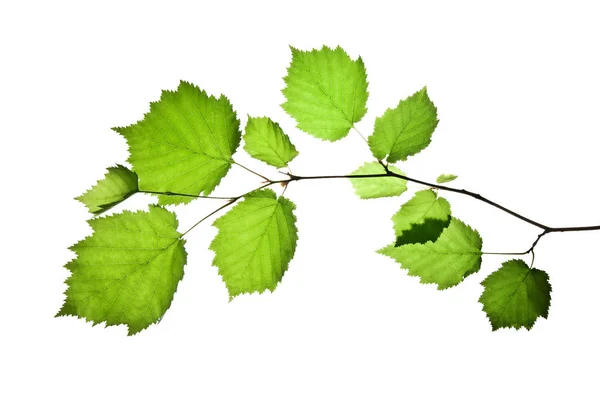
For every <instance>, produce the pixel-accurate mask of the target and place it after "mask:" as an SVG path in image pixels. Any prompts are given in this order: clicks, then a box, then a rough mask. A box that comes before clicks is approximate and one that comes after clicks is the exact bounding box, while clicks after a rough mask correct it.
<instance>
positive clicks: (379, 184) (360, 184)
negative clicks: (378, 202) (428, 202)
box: [350, 162, 406, 199]
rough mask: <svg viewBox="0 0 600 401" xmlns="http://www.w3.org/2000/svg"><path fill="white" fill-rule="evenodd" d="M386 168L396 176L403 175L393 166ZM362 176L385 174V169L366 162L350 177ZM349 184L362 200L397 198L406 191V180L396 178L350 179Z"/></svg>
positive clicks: (376, 164)
mask: <svg viewBox="0 0 600 401" xmlns="http://www.w3.org/2000/svg"><path fill="white" fill-rule="evenodd" d="M388 168H389V169H390V171H392V172H394V173H396V174H400V175H404V173H403V172H402V171H400V170H399V169H397V168H396V167H394V166H389V167H388ZM362 174H365V175H366V174H385V169H384V168H383V166H382V165H381V164H379V163H378V162H368V163H365V164H363V165H362V166H361V167H359V168H358V169H356V170H354V171H353V172H352V173H351V175H362ZM350 182H351V183H352V186H353V187H354V192H356V195H358V196H359V197H360V198H362V199H372V198H383V197H386V196H398V195H401V194H402V193H403V192H404V191H406V180H402V179H400V178H398V177H381V178H350Z"/></svg>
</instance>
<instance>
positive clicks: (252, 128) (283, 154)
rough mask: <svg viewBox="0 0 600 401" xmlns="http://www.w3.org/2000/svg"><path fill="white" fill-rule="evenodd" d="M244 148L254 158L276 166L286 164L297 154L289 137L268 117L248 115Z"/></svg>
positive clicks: (279, 166)
mask: <svg viewBox="0 0 600 401" xmlns="http://www.w3.org/2000/svg"><path fill="white" fill-rule="evenodd" d="M244 149H245V150H246V152H248V154H249V155H250V156H252V157H254V158H255V159H258V160H261V161H263V162H265V163H267V164H270V165H271V166H273V167H277V168H282V167H285V166H287V165H288V163H289V162H291V161H292V160H293V159H294V158H295V157H296V156H298V151H297V150H296V147H295V146H294V145H293V144H292V142H291V141H290V138H289V137H288V136H287V135H286V134H285V133H284V132H283V130H282V129H281V127H280V126H279V124H277V123H276V122H274V121H273V120H271V119H270V118H268V117H248V123H247V124H246V129H245V132H244Z"/></svg>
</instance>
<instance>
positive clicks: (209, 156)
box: [113, 81, 241, 203]
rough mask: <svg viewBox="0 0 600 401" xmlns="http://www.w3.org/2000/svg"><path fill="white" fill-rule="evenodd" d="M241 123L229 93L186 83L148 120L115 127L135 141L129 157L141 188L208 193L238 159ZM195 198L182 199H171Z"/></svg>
mask: <svg viewBox="0 0 600 401" xmlns="http://www.w3.org/2000/svg"><path fill="white" fill-rule="evenodd" d="M239 125H240V122H239V121H238V119H237V116H236V113H235V111H233V107H232V106H231V103H229V100H227V98H226V97H225V96H223V95H221V97H219V98H218V99H217V98H215V97H213V96H208V95H207V94H206V92H205V91H203V90H200V89H199V88H198V87H197V86H195V85H192V84H190V83H187V82H183V81H182V82H181V83H180V84H179V87H178V88H177V91H175V92H171V91H163V93H162V96H161V97H160V101H158V102H154V103H151V104H150V112H149V113H147V114H146V115H145V116H144V119H143V120H141V121H139V122H137V123H135V124H133V125H130V126H128V127H123V128H113V129H114V130H115V131H117V132H118V133H120V134H121V135H123V136H124V137H125V139H126V140H127V143H128V144H129V152H130V156H129V159H128V161H129V162H130V163H131V164H132V165H133V168H134V170H135V171H136V173H137V174H138V176H139V178H140V183H139V186H140V189H141V190H146V191H157V192H175V193H180V194H186V195H199V194H201V193H202V194H204V195H208V194H210V193H211V192H212V191H213V189H215V187H216V186H217V185H218V184H219V182H220V181H221V179H222V178H223V177H224V176H225V174H227V171H229V168H230V167H231V164H232V163H233V161H232V159H231V156H232V155H233V153H235V150H236V149H237V147H238V145H239V143H240V139H241V133H240V130H239ZM191 200H193V198H192V197H187V198H186V197H178V198H176V201H175V202H170V203H183V202H188V201H191Z"/></svg>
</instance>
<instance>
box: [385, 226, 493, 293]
mask: <svg viewBox="0 0 600 401" xmlns="http://www.w3.org/2000/svg"><path fill="white" fill-rule="evenodd" d="M481 245H482V241H481V237H480V236H479V233H478V232H477V231H476V230H473V229H472V228H471V227H469V226H467V225H466V224H464V223H463V222H462V221H460V220H458V219H455V218H452V220H451V221H450V225H449V226H448V227H447V228H446V229H444V231H443V232H442V234H441V235H440V237H439V238H438V239H437V241H435V242H431V241H428V242H426V243H424V244H408V245H402V246H399V247H396V246H394V245H389V246H387V247H385V248H383V249H380V250H379V251H378V252H379V253H381V254H383V255H386V256H389V257H391V258H392V259H394V260H395V261H397V262H398V263H400V264H401V265H402V268H404V269H407V270H408V274H409V275H410V276H419V277H420V278H421V283H424V284H427V283H435V284H437V285H438V290H443V289H446V288H450V287H453V286H455V285H457V284H459V283H460V282H461V281H462V280H463V279H464V278H465V277H467V276H468V275H470V274H472V273H475V272H476V271H478V270H479V268H480V266H481Z"/></svg>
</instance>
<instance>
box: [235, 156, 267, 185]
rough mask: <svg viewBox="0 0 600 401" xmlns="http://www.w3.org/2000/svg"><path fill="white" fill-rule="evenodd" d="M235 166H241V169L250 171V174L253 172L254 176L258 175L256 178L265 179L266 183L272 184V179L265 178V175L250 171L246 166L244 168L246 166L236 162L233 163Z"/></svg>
mask: <svg viewBox="0 0 600 401" xmlns="http://www.w3.org/2000/svg"><path fill="white" fill-rule="evenodd" d="M233 164H235V165H237V166H240V167H241V168H243V169H244V170H246V171H249V172H251V173H252V174H254V175H256V176H258V177H260V178H262V179H263V180H265V181H266V182H271V180H270V179H268V178H267V177H265V176H264V175H262V174H259V173H257V172H256V171H254V170H250V169H249V168H248V167H246V166H244V165H241V164H240V163H238V162H236V161H235V160H234V161H233Z"/></svg>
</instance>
